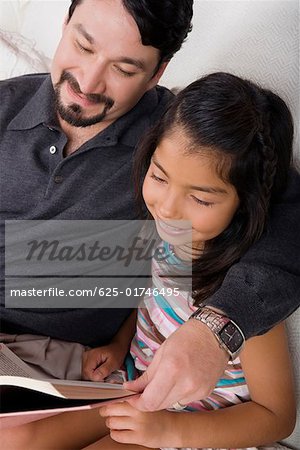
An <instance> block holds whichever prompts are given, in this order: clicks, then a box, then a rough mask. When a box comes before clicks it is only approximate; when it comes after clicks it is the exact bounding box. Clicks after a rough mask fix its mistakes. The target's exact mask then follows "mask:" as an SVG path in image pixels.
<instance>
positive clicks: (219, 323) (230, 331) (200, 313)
mask: <svg viewBox="0 0 300 450" xmlns="http://www.w3.org/2000/svg"><path fill="white" fill-rule="evenodd" d="M190 319H196V320H199V321H200V322H202V323H205V325H207V326H208V328H209V329H210V330H211V331H212V332H213V333H214V335H215V337H216V339H217V341H218V342H219V345H220V347H222V348H223V349H224V350H226V352H227V353H228V354H229V356H230V358H231V359H235V358H236V357H237V356H238V354H239V352H240V351H241V349H242V348H243V345H244V343H245V336H244V334H243V332H242V330H241V329H240V328H239V327H238V326H237V324H236V323H235V322H233V321H232V320H230V319H229V318H228V317H226V316H224V315H222V314H219V313H217V312H216V311H213V310H212V309H210V308H207V307H205V306H204V307H201V308H199V309H197V311H195V312H194V313H193V314H192V315H191V317H190Z"/></svg>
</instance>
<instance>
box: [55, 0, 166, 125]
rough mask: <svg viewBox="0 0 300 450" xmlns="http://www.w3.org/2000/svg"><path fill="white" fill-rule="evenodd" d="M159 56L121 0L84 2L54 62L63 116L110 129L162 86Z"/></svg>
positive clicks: (66, 29)
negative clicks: (151, 91) (146, 41)
mask: <svg viewBox="0 0 300 450" xmlns="http://www.w3.org/2000/svg"><path fill="white" fill-rule="evenodd" d="M159 56H160V55H159V50H158V49H156V48H154V47H151V46H144V45H143V44H142V42H141V36H140V33H139V30H138V27H137V25H136V23H135V21H134V19H133V18H132V16H131V15H130V14H129V13H128V12H127V10H126V9H124V7H123V4H122V1H121V0H83V2H82V3H81V4H79V6H77V7H76V9H75V11H74V14H73V16H72V17H71V20H70V21H69V22H68V23H67V24H65V25H64V29H63V35H62V39H61V41H60V43H59V46H58V48H57V51H56V53H55V56H54V59H53V63H52V69H51V77H52V82H53V85H54V89H55V93H56V104H57V110H58V114H59V116H60V117H61V118H62V119H63V120H65V121H66V122H67V123H69V124H71V125H74V126H77V127H86V126H91V125H95V124H99V123H104V122H105V123H106V124H107V125H108V124H110V123H111V122H113V121H114V120H116V119H117V118H119V117H121V116H123V115H124V114H125V113H126V112H127V111H129V110H130V109H131V108H133V107H134V106H135V105H136V103H137V102H138V101H139V100H140V98H141V97H142V96H143V95H144V93H145V92H146V91H147V90H149V89H151V88H152V87H154V86H155V85H156V84H157V82H158V80H159V78H160V76H161V74H162V72H163V68H162V69H161V70H160V71H159V72H158V73H157V74H155V75H154V73H155V69H156V67H157V64H158V62H159ZM153 75H154V76H153Z"/></svg>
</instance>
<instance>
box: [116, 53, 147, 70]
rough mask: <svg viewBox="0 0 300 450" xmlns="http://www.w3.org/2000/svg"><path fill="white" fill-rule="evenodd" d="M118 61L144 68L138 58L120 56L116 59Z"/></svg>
mask: <svg viewBox="0 0 300 450" xmlns="http://www.w3.org/2000/svg"><path fill="white" fill-rule="evenodd" d="M118 61H119V62H120V63H124V64H131V65H133V66H135V67H137V68H138V69H140V70H144V69H145V65H144V62H143V61H141V60H140V59H134V58H129V57H128V56H121V57H120V58H119V59H118Z"/></svg>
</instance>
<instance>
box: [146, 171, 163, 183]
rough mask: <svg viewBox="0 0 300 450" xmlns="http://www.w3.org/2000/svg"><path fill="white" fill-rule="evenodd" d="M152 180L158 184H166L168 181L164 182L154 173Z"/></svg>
mask: <svg viewBox="0 0 300 450" xmlns="http://www.w3.org/2000/svg"><path fill="white" fill-rule="evenodd" d="M150 177H151V178H153V180H155V181H157V182H158V183H165V181H166V180H163V179H162V178H160V177H158V176H156V175H155V174H154V173H152V174H151V175H150Z"/></svg>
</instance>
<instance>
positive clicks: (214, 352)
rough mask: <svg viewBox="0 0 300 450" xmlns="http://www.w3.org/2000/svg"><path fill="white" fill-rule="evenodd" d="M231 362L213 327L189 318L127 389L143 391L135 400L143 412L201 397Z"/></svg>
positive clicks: (204, 395) (127, 384)
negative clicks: (210, 328)
mask: <svg viewBox="0 0 300 450" xmlns="http://www.w3.org/2000/svg"><path fill="white" fill-rule="evenodd" d="M227 362H228V355H227V354H226V352H225V350H223V349H221V348H220V347H219V345H218V342H217V340H216V338H215V336H214V335H213V333H212V332H211V331H210V330H209V328H208V327H207V326H206V325H205V324H203V323H201V322H199V321H197V320H195V319H191V320H188V321H187V322H186V323H185V324H183V325H182V326H181V327H180V328H179V329H178V330H177V331H176V332H175V333H173V334H172V335H171V336H170V337H169V338H168V339H167V340H166V341H165V342H164V343H163V344H162V345H161V347H160V348H159V349H158V351H157V352H156V354H155V356H154V358H153V361H152V363H151V364H150V366H149V367H148V369H147V371H146V372H145V373H144V374H143V375H142V376H141V377H140V378H138V379H137V380H135V381H130V382H127V383H125V384H124V387H125V389H129V390H132V391H135V392H142V395H141V396H140V397H139V398H138V399H137V400H136V401H135V402H134V406H135V407H136V408H138V409H140V410H141V411H155V410H159V409H165V408H169V407H171V406H172V405H173V404H175V403H176V402H180V403H181V404H187V403H189V402H191V401H193V400H201V399H203V398H205V397H207V396H208V395H209V393H210V392H211V391H212V390H213V389H214V387H215V385H216V383H217V381H218V380H219V378H220V376H221V375H222V374H223V372H224V369H225V366H226V364H227Z"/></svg>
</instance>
